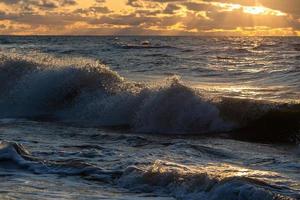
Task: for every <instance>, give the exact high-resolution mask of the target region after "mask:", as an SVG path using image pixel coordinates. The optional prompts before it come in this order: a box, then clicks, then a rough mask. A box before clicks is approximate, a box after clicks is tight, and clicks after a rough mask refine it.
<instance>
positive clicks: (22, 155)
mask: <svg viewBox="0 0 300 200" xmlns="http://www.w3.org/2000/svg"><path fill="white" fill-rule="evenodd" d="M0 163H1V165H0V167H2V168H5V169H9V170H25V171H29V172H32V173H35V174H62V175H69V176H81V177H83V178H87V179H93V180H97V181H103V182H111V181H113V180H114V179H115V178H116V177H118V176H120V174H121V172H117V171H114V172H112V171H107V170H104V169H101V168H99V167H96V166H93V165H90V164H88V163H84V162H81V161H77V160H66V161H50V160H44V159H40V158H36V157H34V156H32V155H31V154H30V152H29V151H28V150H27V149H26V148H25V147H24V146H23V145H21V144H18V143H15V142H7V141H0Z"/></svg>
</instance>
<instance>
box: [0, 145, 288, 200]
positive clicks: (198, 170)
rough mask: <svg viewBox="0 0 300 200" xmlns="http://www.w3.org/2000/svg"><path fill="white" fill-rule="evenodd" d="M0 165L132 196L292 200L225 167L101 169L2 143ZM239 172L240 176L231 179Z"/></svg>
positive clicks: (262, 174) (285, 191)
mask: <svg viewBox="0 0 300 200" xmlns="http://www.w3.org/2000/svg"><path fill="white" fill-rule="evenodd" d="M0 163H1V165H0V167H1V168H5V169H9V170H10V171H12V170H25V171H27V172H29V173H30V172H31V173H36V174H59V175H64V176H80V177H81V178H84V179H86V180H91V181H97V182H98V181H100V182H103V183H107V184H113V185H117V186H119V187H122V188H126V189H129V190H130V191H133V192H143V193H155V194H158V195H164V196H166V195H167V196H171V197H175V198H176V199H183V200H184V199H205V200H207V199H208V200H215V199H224V200H226V199H228V200H229V199H230V200H239V199H243V200H244V199H248V200H252V199H253V200H254V199H255V200H259V199H264V200H266V199H272V200H274V199H278V200H279V199H280V200H292V197H288V195H290V194H291V193H292V192H291V191H290V190H289V189H288V188H282V187H280V186H277V185H275V184H270V183H268V182H267V180H269V179H270V180H272V177H276V176H278V175H277V174H272V173H271V172H263V171H257V172H256V171H254V170H247V169H240V168H238V167H234V166H230V165H225V164H224V166H222V165H212V164H210V165H208V166H194V167H192V166H186V165H179V164H176V163H171V162H166V161H160V160H157V161H155V162H154V163H153V164H150V165H143V166H129V167H126V168H125V169H123V170H106V169H102V168H100V167H97V166H94V165H90V164H88V163H84V162H80V161H76V160H65V161H51V160H45V159H40V158H37V157H34V156H32V154H31V153H30V152H29V151H28V150H27V149H26V148H25V147H24V146H23V145H21V144H18V143H14V142H6V141H0ZM241 172H242V173H241ZM239 173H240V174H242V175H240V176H238V175H234V174H239ZM251 177H256V178H251ZM260 177H261V178H260ZM266 177H268V178H266ZM284 195H285V196H284Z"/></svg>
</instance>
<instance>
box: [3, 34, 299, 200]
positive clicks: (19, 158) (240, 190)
mask: <svg viewBox="0 0 300 200" xmlns="http://www.w3.org/2000/svg"><path fill="white" fill-rule="evenodd" d="M299 144H300V38H299V37H133V36H131V37H129V36H128V37H113V36H112V37H108V36H107V37H104V36H103V37H71V36H68V37H67V36H66V37H62V36H60V37H58V36H57V37H53V36H43V37H41V36H40V37H37V36H31V37H21V36H20V37H16V36H15V37H12V36H0V198H1V199H37V200H40V199H80V200H81V199H89V200H90V199H110V200H115V199H120V200H121V199H122V200H140V199H145V200H154V199H155V200H174V199H178V200H296V199H300V174H299V172H300V146H299Z"/></svg>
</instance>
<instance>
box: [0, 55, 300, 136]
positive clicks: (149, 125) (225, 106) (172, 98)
mask: <svg viewBox="0 0 300 200" xmlns="http://www.w3.org/2000/svg"><path fill="white" fill-rule="evenodd" d="M0 115H1V117H2V118H10V117H13V118H16V117H26V118H33V119H44V120H58V121H63V122H72V123H78V124H80V125H86V126H122V127H128V128H131V129H132V130H133V131H135V132H144V133H166V134H206V133H220V132H222V133H224V132H232V131H234V134H233V135H235V134H237V137H239V138H242V139H243V138H245V139H248V138H250V139H256V138H259V139H261V140H266V141H273V140H274V141H276V140H280V141H282V140H284V141H290V140H295V139H297V134H298V133H299V129H300V106H299V105H297V104H280V105H279V104H275V103H268V102H259V101H250V100H241V99H229V98H219V99H211V98H208V97H206V96H205V95H204V94H201V93H200V92H199V91H197V90H195V89H192V88H190V87H188V86H186V85H185V84H183V83H182V82H181V81H180V80H179V78H178V77H172V78H170V79H168V80H166V83H165V84H163V85H160V86H149V85H146V84H141V83H136V82H133V81H128V80H125V79H124V78H122V77H121V76H119V75H118V73H116V72H114V71H112V70H110V69H109V68H108V67H107V66H105V65H103V64H101V63H99V62H97V61H94V60H89V59H84V58H56V57H53V56H49V55H43V54H35V55H32V54H31V56H30V57H29V56H21V55H18V54H2V55H0ZM275 122H276V125H275V126H274V123H275ZM266 130H271V131H267V132H269V133H268V134H267V133H266V134H263V135H264V137H261V134H260V133H261V132H266ZM240 132H242V133H240ZM254 133H255V134H254ZM283 136H284V137H283ZM291 138H292V139H291Z"/></svg>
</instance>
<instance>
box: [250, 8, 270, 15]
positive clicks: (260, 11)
mask: <svg viewBox="0 0 300 200" xmlns="http://www.w3.org/2000/svg"><path fill="white" fill-rule="evenodd" d="M244 12H245V13H250V14H252V15H261V14H267V13H268V9H267V8H265V7H262V6H259V7H258V6H255V7H250V6H249V7H244Z"/></svg>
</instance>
